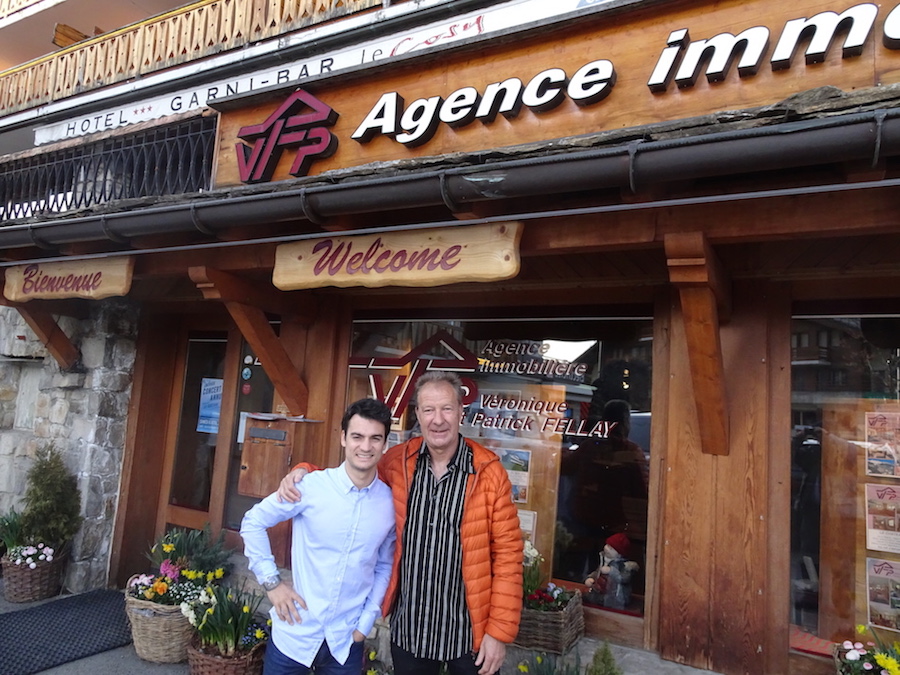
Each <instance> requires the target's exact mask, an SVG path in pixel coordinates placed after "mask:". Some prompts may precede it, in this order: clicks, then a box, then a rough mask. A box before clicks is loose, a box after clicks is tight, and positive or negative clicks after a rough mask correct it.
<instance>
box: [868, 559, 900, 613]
mask: <svg viewBox="0 0 900 675" xmlns="http://www.w3.org/2000/svg"><path fill="white" fill-rule="evenodd" d="M866 586H867V589H868V595H869V602H868V606H869V623H870V624H872V625H873V626H879V627H881V628H886V629H888V630H895V631H900V563H898V562H895V561H891V560H882V559H880V558H866Z"/></svg>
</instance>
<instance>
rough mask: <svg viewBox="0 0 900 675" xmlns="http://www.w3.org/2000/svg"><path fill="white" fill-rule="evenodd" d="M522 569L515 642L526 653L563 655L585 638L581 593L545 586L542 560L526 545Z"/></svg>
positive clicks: (541, 557) (536, 551)
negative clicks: (520, 612) (519, 618)
mask: <svg viewBox="0 0 900 675" xmlns="http://www.w3.org/2000/svg"><path fill="white" fill-rule="evenodd" d="M524 553H525V560H524V566H523V569H522V595H523V602H522V618H521V620H520V622H519V634H518V635H517V636H516V639H515V640H514V641H513V644H515V645H516V646H517V647H521V648H523V649H534V650H543V651H546V652H552V653H555V654H564V653H565V652H566V650H568V649H569V647H571V646H572V645H573V644H574V643H575V642H576V641H577V640H578V638H579V637H581V636H582V635H583V634H584V609H583V606H582V603H581V591H579V590H578V589H566V588H563V587H562V586H557V585H556V584H553V583H548V584H546V585H544V584H543V573H542V572H541V563H542V562H543V561H544V558H543V556H541V554H540V553H539V552H538V550H537V549H536V548H535V547H534V546H533V545H532V543H531V542H530V541H528V540H526V541H525V551H524Z"/></svg>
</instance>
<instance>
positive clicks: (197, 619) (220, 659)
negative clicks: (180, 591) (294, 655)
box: [181, 585, 269, 675]
mask: <svg viewBox="0 0 900 675" xmlns="http://www.w3.org/2000/svg"><path fill="white" fill-rule="evenodd" d="M261 601H262V596H261V595H259V594H258V593H248V592H246V591H244V589H243V588H241V589H240V590H238V589H234V588H229V587H227V586H224V585H209V586H207V587H206V588H205V589H204V590H203V591H202V592H201V593H200V594H199V595H198V596H197V598H196V599H195V600H193V601H190V602H184V603H182V605H181V610H182V612H183V613H184V615H185V616H186V617H187V618H188V620H189V621H190V623H191V625H192V626H193V627H194V628H195V630H196V634H195V636H194V639H193V640H192V641H191V643H190V645H188V667H189V671H190V673H191V675H213V674H216V675H259V673H261V672H262V663H263V660H262V657H263V647H264V645H265V644H266V642H267V641H268V639H269V630H268V622H267V621H264V620H262V619H261V618H260V617H258V616H257V614H256V612H257V609H258V608H259V603H260V602H261Z"/></svg>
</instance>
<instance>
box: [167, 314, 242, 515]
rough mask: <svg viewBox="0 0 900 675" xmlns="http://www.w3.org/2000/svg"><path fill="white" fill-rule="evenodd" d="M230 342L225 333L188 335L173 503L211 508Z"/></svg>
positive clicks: (195, 507)
mask: <svg viewBox="0 0 900 675" xmlns="http://www.w3.org/2000/svg"><path fill="white" fill-rule="evenodd" d="M227 342H228V336H227V334H225V333H218V332H200V331H193V332H191V333H190V335H189V336H188V351H187V365H186V367H185V371H184V383H183V389H182V396H181V400H182V407H181V415H180V419H179V425H178V440H177V445H176V448H175V466H174V470H173V471H172V489H171V493H170V496H169V503H170V504H173V505H177V506H184V507H187V508H193V509H199V510H201V511H205V510H207V509H209V493H210V485H211V481H212V471H213V461H214V458H215V450H216V439H217V437H218V433H219V409H220V406H221V403H222V376H223V372H224V369H225V349H226V346H227Z"/></svg>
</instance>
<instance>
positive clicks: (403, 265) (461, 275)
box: [272, 222, 522, 291]
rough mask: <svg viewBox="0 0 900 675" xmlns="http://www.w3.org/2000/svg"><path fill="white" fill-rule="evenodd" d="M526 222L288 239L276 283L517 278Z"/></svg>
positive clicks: (286, 286) (294, 286)
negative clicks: (300, 239) (523, 228)
mask: <svg viewBox="0 0 900 675" xmlns="http://www.w3.org/2000/svg"><path fill="white" fill-rule="evenodd" d="M521 237H522V223H520V222H507V223H492V224H490V225H469V226H461V227H452V228H441V229H423V230H411V231H407V232H385V233H381V234H377V235H360V236H343V237H326V238H319V239H311V240H305V241H299V242H293V243H290V244H282V245H281V246H279V247H278V249H277V250H276V253H275V268H274V270H273V271H272V283H273V284H274V285H275V286H276V287H277V288H280V289H281V290H284V291H291V290H299V289H304V288H318V287H321V286H340V287H346V286H366V287H370V288H374V287H379V286H442V285H445V284H453V283H462V282H466V281H475V282H486V281H497V280H501V279H511V278H512V277H514V276H516V275H517V274H518V273H519V264H520V259H519V241H520V239H521Z"/></svg>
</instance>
